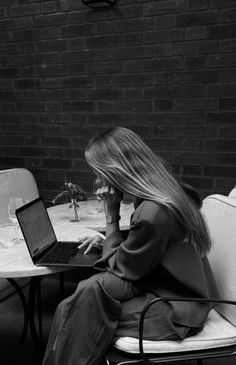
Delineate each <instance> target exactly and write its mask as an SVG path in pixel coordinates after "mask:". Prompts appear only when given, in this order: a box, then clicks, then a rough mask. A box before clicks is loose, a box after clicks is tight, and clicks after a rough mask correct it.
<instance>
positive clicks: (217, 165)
mask: <svg viewBox="0 0 236 365" xmlns="http://www.w3.org/2000/svg"><path fill="white" fill-rule="evenodd" d="M0 17H1V19H0V65H1V68H0V169H6V168H13V167H26V168H28V169H29V170H30V171H32V172H33V174H34V176H35V178H36V180H37V183H38V186H39V190H40V194H41V195H42V196H43V198H44V199H45V200H46V201H48V202H49V201H50V200H51V199H52V197H53V196H54V194H55V193H56V192H57V191H58V190H60V187H61V186H62V185H63V181H64V179H65V178H70V179H72V180H73V181H74V182H77V183H80V184H81V185H83V187H84V188H86V189H91V184H92V180H93V176H92V174H91V172H90V171H89V169H88V167H87V165H86V162H85V160H84V148H85V146H86V144H87V142H88V140H89V138H90V137H91V136H93V135H94V133H95V132H97V131H101V130H104V129H106V128H108V127H110V126H126V127H129V128H131V129H133V130H134V131H136V132H137V133H139V134H140V135H141V136H142V137H143V138H144V139H145V141H146V142H147V143H148V145H149V146H150V147H151V148H152V149H153V150H155V151H156V152H157V153H159V154H160V155H161V156H162V157H164V158H166V159H167V160H168V161H169V163H170V165H171V166H172V167H173V170H174V172H175V174H177V176H181V177H182V178H183V179H184V180H185V181H186V182H189V183H191V184H192V185H193V186H195V187H196V188H197V189H198V190H199V191H200V193H201V194H202V196H203V197H204V196H206V195H208V194H212V193H223V194H228V192H229V191H230V190H231V188H232V187H233V186H234V184H235V182H236V179H235V177H236V142H235V141H236V124H235V113H236V107H235V105H236V84H235V75H236V68H235V66H236V53H235V49H236V43H235V37H236V1H235V0H156V1H147V0H119V1H118V2H117V6H116V7H115V8H111V9H109V10H106V11H105V10H102V11H94V10H91V9H89V8H87V7H85V6H84V5H83V4H82V1H81V0H50V1H44V0H7V1H6V0H0Z"/></svg>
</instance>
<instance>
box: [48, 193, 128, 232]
mask: <svg viewBox="0 0 236 365" xmlns="http://www.w3.org/2000/svg"><path fill="white" fill-rule="evenodd" d="M79 206H80V209H79V212H80V221H79V222H70V221H69V214H70V213H69V211H70V208H69V203H67V204H59V205H55V206H52V207H50V208H49V209H48V213H49V216H50V218H51V221H52V223H53V225H57V224H59V225H66V226H68V225H78V227H81V228H82V227H86V228H92V229H95V230H96V231H100V232H103V231H105V229H106V223H105V213H104V210H103V203H102V202H101V203H99V202H98V201H97V200H88V201H82V202H79ZM133 211H134V207H133V204H129V205H125V204H121V207H120V216H121V220H120V229H121V230H128V229H129V224H130V216H131V214H132V213H133Z"/></svg>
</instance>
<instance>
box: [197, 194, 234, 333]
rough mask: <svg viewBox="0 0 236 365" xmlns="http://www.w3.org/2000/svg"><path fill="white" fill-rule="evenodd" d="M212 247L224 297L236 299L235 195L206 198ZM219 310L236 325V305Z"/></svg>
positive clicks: (216, 271)
mask: <svg viewBox="0 0 236 365" xmlns="http://www.w3.org/2000/svg"><path fill="white" fill-rule="evenodd" d="M202 213H203V216H204V218H205V220H206V223H207V226H208V229H209V233H210V237H211V240H212V249H211V251H210V253H209V255H208V258H209V261H210V264H211V267H212V270H213V273H214V276H215V279H216V283H217V286H218V289H219V293H220V297H221V299H228V300H235V301H236V197H234V196H233V194H231V195H230V196H223V195H219V194H215V195H210V196H208V197H207V198H205V199H204V201H203V206H202ZM217 311H218V312H219V313H220V314H221V315H222V316H223V317H225V318H226V319H227V320H229V321H230V322H231V323H233V324H234V325H235V326H236V307H235V306H233V305H226V304H224V305H219V306H218V307H217Z"/></svg>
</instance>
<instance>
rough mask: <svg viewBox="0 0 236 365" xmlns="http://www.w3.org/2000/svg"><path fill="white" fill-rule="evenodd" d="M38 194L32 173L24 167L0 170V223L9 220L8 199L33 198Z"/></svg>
mask: <svg viewBox="0 0 236 365" xmlns="http://www.w3.org/2000/svg"><path fill="white" fill-rule="evenodd" d="M38 196H39V192H38V187H37V184H36V182H35V179H34V176H33V175H32V173H31V172H30V171H29V170H27V169H24V168H17V169H8V170H1V171H0V224H3V223H7V222H9V218H8V211H7V210H8V199H9V198H11V197H12V198H14V197H15V198H18V197H19V198H24V199H26V200H33V199H35V198H37V197H38Z"/></svg>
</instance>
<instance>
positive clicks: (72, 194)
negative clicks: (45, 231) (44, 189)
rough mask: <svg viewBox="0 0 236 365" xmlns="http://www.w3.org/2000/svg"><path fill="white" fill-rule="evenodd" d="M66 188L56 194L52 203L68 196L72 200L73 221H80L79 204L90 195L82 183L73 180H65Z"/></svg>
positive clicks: (70, 206)
mask: <svg viewBox="0 0 236 365" xmlns="http://www.w3.org/2000/svg"><path fill="white" fill-rule="evenodd" d="M64 186H65V189H64V190H62V191H61V192H60V193H59V194H57V195H56V196H55V198H54V199H53V200H52V203H53V204H55V203H56V201H57V200H58V199H60V198H62V197H64V196H66V197H68V198H69V200H70V205H69V208H73V213H74V217H73V218H72V219H71V220H72V221H79V220H80V217H79V204H78V201H80V200H87V198H88V196H89V195H90V194H89V193H87V192H86V191H85V190H84V189H83V188H82V187H81V186H80V185H77V184H73V183H72V182H71V181H65V184H64Z"/></svg>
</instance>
